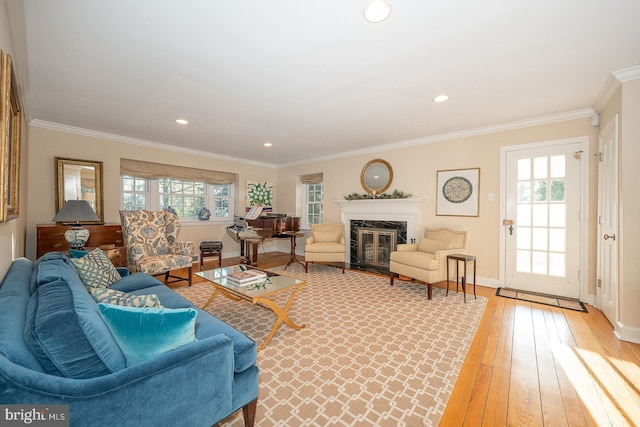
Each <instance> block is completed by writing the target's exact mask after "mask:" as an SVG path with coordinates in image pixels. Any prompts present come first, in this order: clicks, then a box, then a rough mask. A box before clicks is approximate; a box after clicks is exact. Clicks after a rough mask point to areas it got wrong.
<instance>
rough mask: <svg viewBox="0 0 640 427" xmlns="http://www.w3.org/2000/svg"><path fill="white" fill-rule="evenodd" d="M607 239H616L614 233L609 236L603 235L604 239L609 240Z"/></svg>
mask: <svg viewBox="0 0 640 427" xmlns="http://www.w3.org/2000/svg"><path fill="white" fill-rule="evenodd" d="M609 239H611V240H616V235H615V234H612V235H611V236H609V235H608V234H605V235H604V240H609Z"/></svg>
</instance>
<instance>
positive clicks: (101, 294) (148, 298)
mask: <svg viewBox="0 0 640 427" xmlns="http://www.w3.org/2000/svg"><path fill="white" fill-rule="evenodd" d="M87 290H88V291H89V293H90V294H91V296H92V297H93V299H94V300H95V301H96V302H97V303H105V304H113V305H119V306H126V307H156V308H162V304H160V300H159V299H158V295H156V294H148V295H131V294H128V293H126V292H120V291H116V290H115V289H109V288H87Z"/></svg>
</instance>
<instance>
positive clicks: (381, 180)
mask: <svg viewBox="0 0 640 427" xmlns="http://www.w3.org/2000/svg"><path fill="white" fill-rule="evenodd" d="M392 180H393V169H392V168H391V165H390V164H389V163H388V162H386V161H384V160H382V159H374V160H371V161H370V162H369V163H367V164H366V165H364V167H363V168H362V173H361V174H360V183H361V184H362V188H364V189H365V191H366V192H367V193H369V194H371V195H372V196H373V197H376V196H377V195H379V194H382V193H384V192H385V191H387V189H388V188H389V186H390V185H391V181H392Z"/></svg>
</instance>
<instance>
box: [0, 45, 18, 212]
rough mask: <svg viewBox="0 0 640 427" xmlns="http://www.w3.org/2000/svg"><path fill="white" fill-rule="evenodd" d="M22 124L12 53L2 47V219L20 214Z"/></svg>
mask: <svg viewBox="0 0 640 427" xmlns="http://www.w3.org/2000/svg"><path fill="white" fill-rule="evenodd" d="M21 124H22V118H21V113H20V104H19V103H18V97H17V95H16V82H15V75H14V74H13V67H12V65H11V56H10V55H9V54H6V53H4V52H2V51H1V50H0V222H5V221H9V220H11V219H14V218H17V217H18V206H19V205H18V196H19V194H20V187H19V182H18V181H19V178H20V145H21V144H20V141H21V137H20V126H21Z"/></svg>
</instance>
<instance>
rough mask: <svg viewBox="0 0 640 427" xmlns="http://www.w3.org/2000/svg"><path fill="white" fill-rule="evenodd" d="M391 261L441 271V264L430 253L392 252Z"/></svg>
mask: <svg viewBox="0 0 640 427" xmlns="http://www.w3.org/2000/svg"><path fill="white" fill-rule="evenodd" d="M391 261H394V262H397V263H399V264H404V265H410V266H412V267H418V268H422V269H424V270H438V269H440V263H439V262H438V261H437V260H436V259H435V255H434V254H433V253H429V252H421V251H414V252H391Z"/></svg>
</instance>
